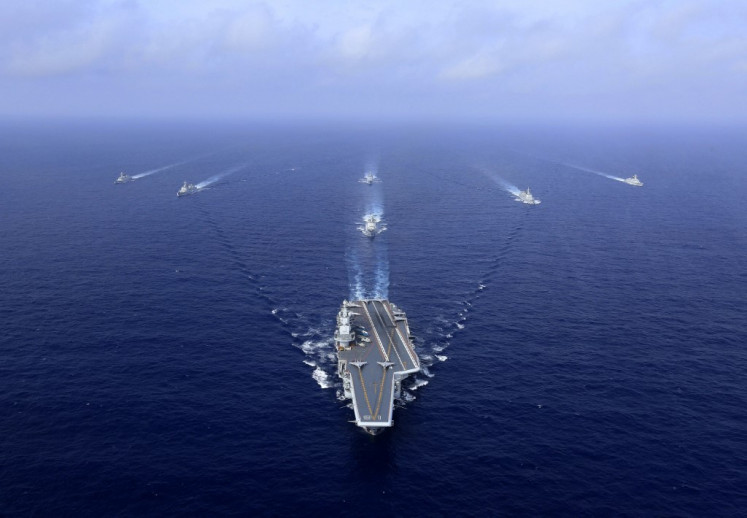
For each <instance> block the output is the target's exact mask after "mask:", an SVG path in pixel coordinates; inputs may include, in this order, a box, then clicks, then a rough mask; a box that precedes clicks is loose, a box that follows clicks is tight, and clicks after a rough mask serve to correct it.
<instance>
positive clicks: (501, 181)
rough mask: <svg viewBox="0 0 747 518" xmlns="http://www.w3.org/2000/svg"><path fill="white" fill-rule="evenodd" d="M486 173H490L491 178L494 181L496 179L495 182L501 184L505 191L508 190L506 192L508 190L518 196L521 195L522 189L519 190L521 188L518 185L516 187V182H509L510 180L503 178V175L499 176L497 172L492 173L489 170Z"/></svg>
mask: <svg viewBox="0 0 747 518" xmlns="http://www.w3.org/2000/svg"><path fill="white" fill-rule="evenodd" d="M485 174H486V175H488V178H490V179H491V180H493V181H494V182H495V183H496V184H498V186H499V187H500V188H501V189H503V190H504V191H506V192H507V193H509V194H512V195H514V196H518V195H519V193H520V192H521V190H519V188H518V187H516V186H515V185H514V184H512V183H509V182H507V181H506V180H504V179H503V178H501V177H500V176H498V175H497V174H492V173H488V172H485Z"/></svg>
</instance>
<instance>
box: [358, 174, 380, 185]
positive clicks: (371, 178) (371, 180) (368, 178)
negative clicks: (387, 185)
mask: <svg viewBox="0 0 747 518" xmlns="http://www.w3.org/2000/svg"><path fill="white" fill-rule="evenodd" d="M358 181H359V182H360V183H365V184H368V185H372V184H375V183H379V182H381V180H379V178H378V177H377V176H376V175H375V174H373V173H366V174H365V176H364V177H363V178H361V179H360V180H358Z"/></svg>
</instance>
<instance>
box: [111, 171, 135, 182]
mask: <svg viewBox="0 0 747 518" xmlns="http://www.w3.org/2000/svg"><path fill="white" fill-rule="evenodd" d="M134 181H135V179H134V178H133V177H132V176H130V175H128V174H125V173H119V176H118V177H117V179H116V180H114V183H127V182H134Z"/></svg>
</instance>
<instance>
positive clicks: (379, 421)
mask: <svg viewBox="0 0 747 518" xmlns="http://www.w3.org/2000/svg"><path fill="white" fill-rule="evenodd" d="M335 349H336V350H337V375H338V376H339V377H340V378H341V379H342V386H343V393H344V395H345V397H346V398H347V399H351V400H352V401H353V412H354V413H355V424H356V425H358V426H360V427H361V428H363V429H364V430H365V431H366V432H368V433H370V434H372V435H375V434H376V433H378V432H380V431H382V430H383V429H384V428H390V427H391V426H392V424H393V419H392V412H393V410H394V400H395V399H398V398H399V397H400V395H401V393H402V380H403V379H405V378H406V377H407V376H409V375H410V374H414V373H416V372H418V371H420V359H419V358H418V355H417V354H416V353H415V348H414V346H413V343H412V337H411V336H410V328H409V327H408V324H407V317H406V316H405V313H404V312H403V311H402V310H400V309H399V308H398V307H397V306H395V305H394V304H392V303H391V302H389V301H388V300H384V299H364V300H355V301H347V300H344V301H343V302H342V307H341V308H340V312H339V313H338V314H337V329H336V330H335Z"/></svg>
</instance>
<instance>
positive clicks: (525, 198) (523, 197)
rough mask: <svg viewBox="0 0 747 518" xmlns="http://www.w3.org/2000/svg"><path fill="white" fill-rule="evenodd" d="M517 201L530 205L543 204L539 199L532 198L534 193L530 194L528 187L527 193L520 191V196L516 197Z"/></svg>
mask: <svg viewBox="0 0 747 518" xmlns="http://www.w3.org/2000/svg"><path fill="white" fill-rule="evenodd" d="M516 201H520V202H522V203H527V204H529V205H539V204H540V203H541V202H540V201H539V200H538V199H537V198H535V197H534V196H532V193H531V192H529V187H527V190H526V191H519V194H517V195H516Z"/></svg>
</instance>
